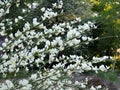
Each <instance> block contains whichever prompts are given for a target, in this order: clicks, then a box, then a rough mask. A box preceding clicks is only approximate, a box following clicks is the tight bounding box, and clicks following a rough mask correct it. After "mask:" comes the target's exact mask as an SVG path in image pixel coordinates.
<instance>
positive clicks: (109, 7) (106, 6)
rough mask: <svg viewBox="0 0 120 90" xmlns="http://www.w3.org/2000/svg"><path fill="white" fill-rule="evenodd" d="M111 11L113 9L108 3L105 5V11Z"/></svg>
mask: <svg viewBox="0 0 120 90" xmlns="http://www.w3.org/2000/svg"><path fill="white" fill-rule="evenodd" d="M111 9H112V5H111V4H109V3H106V4H105V7H104V11H109V10H111Z"/></svg>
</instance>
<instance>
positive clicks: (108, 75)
mask: <svg viewBox="0 0 120 90" xmlns="http://www.w3.org/2000/svg"><path fill="white" fill-rule="evenodd" d="M98 76H100V77H102V78H103V79H105V80H108V81H112V82H114V81H116V80H117V72H115V71H114V72H113V71H107V72H101V71H99V72H98Z"/></svg>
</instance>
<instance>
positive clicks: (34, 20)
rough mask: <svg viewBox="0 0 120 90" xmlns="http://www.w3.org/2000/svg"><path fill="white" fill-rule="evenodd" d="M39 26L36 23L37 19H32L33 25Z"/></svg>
mask: <svg viewBox="0 0 120 90" xmlns="http://www.w3.org/2000/svg"><path fill="white" fill-rule="evenodd" d="M38 24H39V22H37V18H33V25H34V26H37V25H38Z"/></svg>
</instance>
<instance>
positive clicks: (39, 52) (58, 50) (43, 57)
mask: <svg viewBox="0 0 120 90" xmlns="http://www.w3.org/2000/svg"><path fill="white" fill-rule="evenodd" d="M13 3H14V2H12V1H11V0H9V1H4V2H3V1H0V5H1V7H0V28H1V29H0V37H1V42H0V43H1V46H0V51H1V54H0V73H1V74H2V75H3V77H6V76H7V74H9V73H14V76H13V77H15V75H16V74H17V73H18V72H20V70H25V71H26V72H29V71H30V70H31V68H34V67H36V68H35V69H37V72H36V73H34V74H31V76H30V77H28V78H26V79H23V80H18V81H16V80H12V81H10V80H6V81H5V82H3V83H1V85H0V89H1V90H10V89H11V90H13V89H14V90H40V89H41V90H64V89H65V90H67V89H69V90H72V89H77V88H90V89H91V90H94V89H95V88H97V89H99V88H101V86H96V87H94V86H91V87H87V81H88V79H87V78H86V79H85V80H82V81H75V82H73V81H72V80H71V78H72V73H73V72H78V73H83V72H85V71H95V73H98V71H99V70H100V71H103V72H106V71H107V70H108V69H109V67H108V66H104V65H100V66H99V67H97V66H93V63H98V62H101V61H103V60H106V59H108V57H107V56H104V57H101V58H97V57H93V60H88V59H87V58H85V57H84V56H82V50H81V48H86V47H85V46H86V45H88V44H89V42H92V41H94V40H97V39H98V38H94V39H93V37H92V36H91V35H90V31H91V29H96V28H97V27H96V26H95V22H91V21H87V22H82V20H81V18H80V17H76V18H75V19H74V20H71V21H59V20H58V21H55V22H52V19H56V18H57V17H59V15H61V14H62V13H64V10H63V9H62V7H63V5H64V4H63V2H62V1H61V0H60V1H59V2H57V3H52V5H53V7H52V8H46V7H42V8H41V13H42V15H41V16H39V17H38V16H37V17H35V16H34V15H33V12H34V10H35V9H36V8H37V6H38V5H39V3H38V2H37V1H34V2H33V3H27V2H25V1H23V2H22V1H19V0H18V1H17V2H15V3H14V5H15V7H16V10H18V11H17V12H18V13H19V11H22V14H20V16H17V15H13V17H12V16H9V15H10V14H9V13H11V12H12V10H11V9H12V8H11V7H12V5H13ZM22 5H23V6H26V7H25V8H21V9H19V8H20V7H21V6H22ZM54 10H55V11H54ZM57 10H58V11H59V12H57ZM31 14H32V15H31ZM27 15H28V16H29V17H28V16H27ZM50 22H51V23H50ZM110 59H112V57H110ZM51 65H52V67H49V66H51Z"/></svg>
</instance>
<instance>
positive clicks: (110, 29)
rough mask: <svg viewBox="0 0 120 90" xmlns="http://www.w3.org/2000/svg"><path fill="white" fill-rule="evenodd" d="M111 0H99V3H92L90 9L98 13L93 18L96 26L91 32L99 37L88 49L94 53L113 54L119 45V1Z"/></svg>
mask: <svg viewBox="0 0 120 90" xmlns="http://www.w3.org/2000/svg"><path fill="white" fill-rule="evenodd" d="M113 1H114V0H100V4H98V5H97V4H95V5H93V8H92V10H93V11H95V12H97V13H98V17H96V18H95V20H96V22H97V26H98V28H97V30H93V31H92V33H93V37H94V38H96V37H99V39H98V40H97V41H95V42H93V43H91V44H90V46H89V49H90V52H92V53H94V54H95V55H99V56H102V55H114V54H115V50H116V49H117V48H119V46H120V22H119V19H120V15H119V13H120V10H119V7H120V4H118V3H120V1H118V0H117V1H116V2H113ZM91 50H92V51H91Z"/></svg>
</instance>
